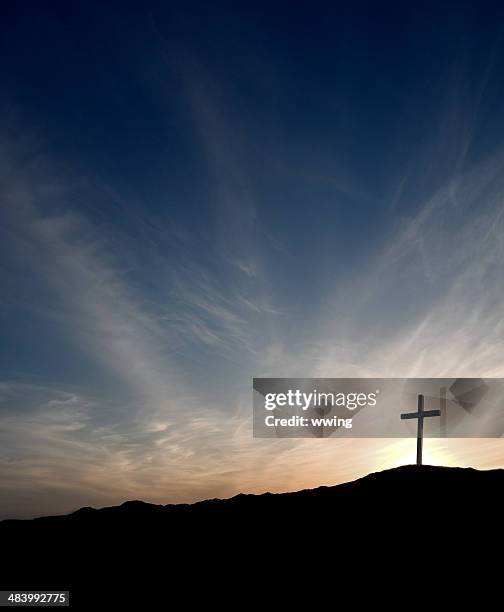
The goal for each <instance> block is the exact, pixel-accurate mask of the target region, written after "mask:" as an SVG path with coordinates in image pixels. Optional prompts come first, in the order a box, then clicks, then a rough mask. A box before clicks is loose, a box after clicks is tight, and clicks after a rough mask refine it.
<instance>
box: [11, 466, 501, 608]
mask: <svg viewBox="0 0 504 612" xmlns="http://www.w3.org/2000/svg"><path fill="white" fill-rule="evenodd" d="M503 491H504V470H490V471H477V470H473V469H466V468H442V467H431V466H421V467H417V466H405V467H401V468H397V469H393V470H388V471H384V472H379V473H374V474H370V475H368V476H366V477H364V478H361V479H360V480H357V481H355V482H350V483H347V484H342V485H338V486H334V487H319V488H317V489H311V490H305V491H299V492H296V493H282V494H271V493H265V494H263V495H244V494H240V495H237V496H236V497H233V498H231V499H212V500H207V501H202V502H198V503H195V504H179V505H167V506H162V505H154V504H148V503H144V502H141V501H129V502H125V503H124V504H122V505H120V506H116V507H110V508H102V509H99V510H96V509H93V508H81V509H80V510H78V511H77V512H74V513H72V514H69V515H66V516H56V517H45V518H39V519H34V520H30V521H21V520H8V521H3V522H2V523H0V546H1V547H2V550H3V551H4V552H3V555H4V559H6V560H7V563H6V565H7V567H6V568H5V569H4V570H3V572H2V576H1V578H0V582H1V583H0V588H2V589H5V588H25V589H31V590H33V589H36V588H44V589H48V588H49V589H65V590H70V591H71V600H72V603H73V605H74V607H80V608H82V609H87V610H93V609H98V608H99V607H100V606H99V605H98V604H97V603H96V601H95V600H93V597H94V596H96V595H97V594H98V593H99V592H101V593H102V595H101V598H102V599H101V601H102V604H103V605H108V606H109V607H110V606H111V605H112V604H111V602H112V600H113V599H114V597H115V596H116V595H118V594H119V591H120V599H121V602H122V604H125V605H126V603H127V604H131V603H132V602H133V601H135V602H136V603H135V607H134V609H139V610H143V609H145V610H151V609H164V608H166V609H168V607H171V606H172V605H174V601H182V602H184V601H185V604H183V603H182V604H181V605H182V607H184V605H188V603H189V602H192V603H195V602H196V601H199V602H201V601H204V603H205V605H210V604H211V603H219V602H220V603H222V602H223V601H224V600H225V599H227V598H228V597H230V592H231V591H230V589H231V588H237V589H241V590H242V595H241V596H240V597H241V600H240V601H241V602H242V603H243V602H246V603H251V602H252V599H254V600H256V601H262V602H263V603H265V602H267V601H269V602H270V603H271V602H272V601H274V600H275V601H277V602H278V601H282V602H283V603H284V604H285V602H286V601H287V600H289V599H290V600H291V601H296V602H298V603H299V601H300V600H301V598H302V597H306V596H307V595H309V596H310V597H315V596H316V594H317V592H318V589H322V590H323V589H327V588H329V589H336V591H337V585H338V584H339V585H341V584H342V582H341V581H342V580H343V585H346V587H349V584H350V582H349V581H352V582H353V581H355V580H356V578H358V577H362V576H364V575H367V576H368V578H366V581H365V585H367V587H370V584H371V582H370V580H371V578H369V577H370V576H371V577H373V576H374V577H375V578H376V577H377V576H378V575H381V574H382V573H385V574H388V578H387V579H389V578H390V572H393V573H394V582H396V581H399V582H400V581H401V580H400V574H401V573H402V572H404V573H405V575H406V576H407V580H408V581H410V580H411V574H412V573H414V572H415V571H416V570H415V563H416V562H418V561H420V559H421V558H423V557H420V556H419V555H428V559H427V557H426V561H425V562H426V563H428V564H429V566H428V567H429V568H432V567H433V566H434V567H436V566H439V563H440V559H443V560H444V561H443V563H444V562H445V561H446V559H447V558H448V557H449V558H452V559H453V560H454V561H455V562H456V563H457V564H458V563H461V564H462V565H463V567H466V569H467V570H469V565H471V566H472V565H473V562H472V561H471V562H468V560H467V558H466V557H467V551H468V550H469V547H471V549H474V547H478V548H480V549H481V547H482V546H484V545H485V544H487V545H491V546H493V547H495V548H496V549H499V547H501V548H500V549H502V527H501V522H502V502H503V495H502V493H503ZM480 552H481V550H480ZM483 554H484V553H483ZM391 560H392V565H390V562H391ZM452 562H453V561H452ZM392 568H393V569H392ZM443 571H444V570H443ZM470 571H473V569H472V567H471V570H470ZM359 584H360V582H359ZM365 585H364V586H363V585H361V586H360V587H359V586H357V588H367V587H366V586H365ZM104 589H105V590H104ZM107 589H108V590H107ZM335 595H336V592H335ZM180 598H182V599H180ZM110 609H111V608H110Z"/></svg>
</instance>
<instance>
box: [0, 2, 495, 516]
mask: <svg viewBox="0 0 504 612" xmlns="http://www.w3.org/2000/svg"><path fill="white" fill-rule="evenodd" d="M503 18H504V8H502V6H499V5H498V4H497V3H495V4H492V3H481V2H478V3H476V2H414V3H405V2H403V3H399V2H398V3H390V2H352V3H348V2H347V3H339V2H327V3H321V2H320V3H317V2H315V3H314V2H310V3H308V2H295V3H294V2H289V3H281V2H264V3H263V2H250V3H245V2H213V3H210V2H201V3H199V2H185V3H182V2H142V3H140V2H138V3H132V2H130V3H126V2H122V3H113V2H111V3H93V2H44V3H41V2H24V3H10V4H7V5H4V6H3V7H2V9H1V18H0V23H1V25H0V45H1V54H2V58H3V61H2V62H1V73H0V81H1V93H0V110H1V113H2V119H1V122H0V140H1V148H0V162H1V168H2V170H1V176H0V179H1V185H2V187H1V189H2V201H3V205H2V211H3V212H2V225H3V230H2V242H1V244H0V255H1V258H2V260H1V262H2V265H1V268H0V272H1V274H2V287H3V292H2V293H3V297H2V301H1V302H0V323H1V324H2V327H3V329H4V332H3V342H2V345H1V347H0V370H1V376H2V380H3V381H4V382H3V383H2V385H3V386H2V387H0V391H1V390H2V389H3V390H4V396H2V399H3V400H4V401H3V402H2V403H1V404H0V406H1V409H0V415H1V417H2V418H3V419H6V423H7V424H10V425H9V427H11V429H9V428H8V427H7V429H6V430H5V431H6V433H5V435H4V438H5V439H4V440H3V448H6V449H7V451H6V452H7V453H8V462H9V463H8V465H7V467H6V468H5V470H6V471H5V475H6V476H5V478H7V479H8V480H9V483H10V484H9V485H8V487H10V489H9V491H10V492H11V494H12V496H13V497H12V499H14V500H15V499H17V497H16V495H18V496H19V498H20V499H21V498H22V496H23V495H24V494H25V493H23V489H22V486H21V485H20V484H18V481H17V480H16V479H14V478H13V477H12V476H11V475H10V474H11V473H12V462H14V463H15V464H16V465H17V466H18V468H16V469H19V479H20V480H19V482H24V483H31V484H33V483H35V484H33V486H34V489H33V490H34V491H35V493H33V496H34V499H35V500H40V499H45V497H44V495H46V493H47V487H48V486H49V485H47V482H45V481H44V482H42V480H40V479H39V480H37V478H38V476H37V474H38V473H39V472H38V471H37V469H38V468H37V466H40V465H45V466H46V470H47V473H51V474H53V475H54V478H60V479H61V475H60V474H59V473H58V469H59V468H58V467H57V466H59V465H60V461H59V455H58V453H56V455H55V452H54V451H49V448H52V447H54V448H56V449H58V448H60V447H61V448H66V449H67V450H68V448H72V449H73V450H72V453H73V454H72V459H71V460H70V459H69V465H72V466H73V469H74V470H76V471H77V472H79V474H80V476H79V477H78V478H77V480H76V484H75V489H74V490H72V491H70V490H65V491H63V492H62V493H61V495H62V497H61V507H65V508H66V507H68V505H69V504H70V505H71V503H73V501H72V500H77V501H79V503H80V501H81V500H83V499H84V498H85V496H86V495H89V496H91V497H92V498H93V499H95V500H97V503H99V502H100V500H103V499H104V497H103V495H104V494H103V491H101V489H100V487H99V480H100V478H99V477H98V476H96V470H95V471H93V470H94V469H95V468H94V467H93V466H94V465H95V463H94V462H96V463H97V464H98V463H100V462H101V464H103V465H109V466H110V472H111V473H113V474H114V475H115V477H116V478H117V479H118V481H119V482H123V480H122V479H125V480H124V482H128V483H129V484H128V485H127V486H126V485H124V486H123V485H121V484H118V485H117V487H118V488H117V490H116V491H114V492H110V495H109V497H110V498H113V499H118V498H121V496H122V495H123V494H125V493H124V491H125V490H126V489H127V490H128V491H129V490H130V489H128V487H130V484H131V480H130V479H132V480H133V481H134V482H135V483H137V485H138V486H137V485H135V486H137V488H136V489H134V490H135V491H136V492H137V493H138V495H139V496H140V495H144V493H143V491H144V489H145V490H147V489H149V487H151V488H152V482H151V479H152V478H153V475H152V474H154V473H155V472H156V470H157V469H159V470H161V469H162V470H167V471H170V473H171V474H172V480H170V481H169V482H168V483H167V482H164V481H163V482H164V484H163V485H162V486H161V485H160V488H159V490H158V489H156V491H157V492H156V493H155V494H153V495H154V497H156V499H161V498H163V499H166V496H172V497H173V498H174V499H189V498H191V499H194V498H197V497H201V496H203V495H206V494H209V495H210V494H211V495H215V494H218V493H222V492H224V493H228V492H230V491H232V490H234V489H233V487H235V488H236V487H239V485H238V484H237V483H239V482H240V481H241V479H245V481H246V482H249V484H250V487H252V488H253V487H254V486H259V485H257V482H256V481H254V479H253V478H252V477H251V476H250V474H251V473H257V474H259V475H260V474H261V469H262V468H261V467H260V465H259V464H260V460H259V458H258V455H257V453H258V452H259V451H254V450H252V449H251V448H249V443H250V440H249V438H248V437H247V436H248V435H249V434H250V432H249V430H248V429H247V427H248V423H249V421H248V419H249V417H250V411H249V406H248V404H247V402H248V399H249V396H248V393H249V389H250V382H251V378H252V376H254V375H255V376H257V375H265V376H274V375H277V376H280V375H282V376H287V375H302V376H310V375H331V376H345V375H350V374H355V373H358V374H373V375H391V376H399V375H401V374H402V375H409V374H412V375H413V374H415V375H418V374H419V373H421V374H422V375H426V376H430V375H433V376H435V375H441V374H443V373H444V374H446V375H450V376H451V375H452V374H454V372H453V371H451V370H450V371H449V372H444V371H441V370H446V368H448V369H449V368H452V370H453V368H455V369H456V370H457V372H456V374H457V375H461V374H462V371H467V372H468V373H469V375H475V374H476V375H478V376H480V375H483V373H484V372H486V373H488V372H493V374H494V375H497V374H496V372H497V370H496V369H495V368H496V367H497V365H496V364H497V363H498V362H499V359H500V357H499V356H498V353H494V352H492V351H493V350H495V351H497V350H498V347H494V343H493V342H490V343H489V342H488V341H487V340H486V339H485V338H486V337H485V335H484V334H485V333H486V332H485V331H484V330H487V332H488V333H490V332H491V330H492V329H494V330H495V329H500V327H499V325H500V318H499V317H498V316H497V314H496V313H497V310H498V305H499V304H500V303H501V294H500V293H499V291H500V287H501V284H502V283H501V281H502V279H501V272H500V270H501V269H502V266H501V265H500V264H501V263H502V262H501V260H500V256H501V255H500V250H501V246H500V244H501V241H500V218H501V208H502V207H501V203H500V202H501V200H500V195H501V192H502V190H501V182H502V178H501V177H502V172H501V169H502V141H503V136H504V106H503V103H502V101H503V100H504V87H503V84H504V79H502V74H504V47H503V44H504V40H503V27H504V25H503V24H504V19H503ZM482 321H483V323H482ZM469 322H471V323H469ZM447 330H449V331H447ZM440 336H443V341H442V342H440ZM461 343H462V345H463V346H464V347H465V346H469V345H470V346H471V347H472V350H473V351H474V350H475V348H474V347H475V346H477V347H485V348H481V352H480V353H478V352H477V353H476V357H472V358H471V359H468V358H466V353H465V349H464V351H462V349H460V346H461ZM464 343H465V344H464ZM489 346H490V347H494V348H488V347H489ZM453 347H458V349H457V351H458V352H457V351H455V350H454V348H453ZM460 351H462V352H460ZM457 360H458V361H457ZM478 360H480V361H478ZM474 368H476V370H477V372H475V371H474ZM0 396H1V393H0ZM186 406H188V408H185V407H186ZM55 410H57V413H56V414H55V413H54V411H55ZM187 412H189V413H190V414H191V415H194V419H196V421H195V422H193V421H191V420H189V421H188V420H187V418H186V417H185V416H184V415H186V414H187ZM19 415H25V416H23V418H25V417H26V415H31V416H29V419H28V421H23V418H21V417H19V418H21V421H20V423H18V422H17V421H16V419H17V418H18V416H19ZM26 418H28V417H26ZM191 418H192V417H191ZM198 419H199V420H198ZM201 422H205V423H207V424H208V431H212V432H213V433H214V435H213V436H212V435H210V434H209V433H206V434H204V433H200V434H195V433H194V432H198V431H200V429H198V427H199V425H198V424H199V423H201ZM30 423H31V426H30ZM34 423H35V424H36V428H38V429H39V430H40V431H41V432H42V433H41V434H40V436H39V437H37V436H36V435H35V434H34V433H33V428H34V427H35V425H33V424H34ZM13 424H14V425H13ZM12 428H14V429H12ZM244 431H245V432H246V435H245V434H243V436H244V437H243V438H241V437H240V436H241V435H242V433H243V432H244ZM44 432H45V433H44ZM23 436H25V438H26V439H25V438H23ZM18 439H21V440H24V442H16V440H18ZM237 440H240V443H238V442H237ZM58 445H60V446H58ZM84 448H85V449H87V450H88V452H87V454H86V453H84V454H86V456H88V455H89V454H91V455H93V457H94V456H95V455H96V458H95V459H93V461H91V465H90V467H89V470H90V472H89V473H88V472H86V473H82V470H83V468H82V457H80V455H79V453H80V452H81V451H82V449H84ZM261 448H262V447H261ZM303 448H304V447H303ZM30 449H31V450H30ZM240 449H241V450H240ZM58 452H59V451H58ZM62 452H63V451H62ZM69 452H70V451H69ZM82 452H84V451H82ZM268 452H269V453H271V451H268ZM299 452H300V453H301V450H299ZM303 452H304V451H303ZM306 452H307V453H308V451H306ZM261 453H265V456H266V457H268V458H269V460H270V461H274V460H276V459H274V457H273V456H272V455H271V454H269V455H268V453H267V452H266V451H265V450H264V449H263V450H261ZM189 456H191V457H192V456H194V457H196V458H201V459H202V460H203V461H204V462H207V463H208V465H209V466H210V467H209V470H210V471H209V472H207V473H205V474H203V475H202V473H201V471H198V469H196V468H194V470H193V471H192V472H190V476H188V475H187V470H186V468H182V464H183V461H182V458H184V457H185V458H186V459H187V457H189ZM300 456H301V455H300ZM303 457H304V459H303V460H302V461H301V459H300V460H299V461H298V463H297V464H296V465H297V466H298V468H300V466H302V465H305V464H306V462H307V461H308V459H306V457H308V455H306V456H305V455H303ZM230 458H231V459H230ZM229 460H231V461H232V462H235V463H236V465H237V466H239V467H236V468H235V469H233V470H231V471H230V468H229V466H228V463H227V462H228V461H229ZM303 461H304V463H303ZM352 461H353V463H352ZM258 462H259V463H258ZM308 462H309V461H308ZM294 463H296V462H294ZM86 465H87V463H86ZM184 465H185V464H184ZM348 465H349V466H350V467H347V468H346V472H345V473H354V472H355V471H358V470H359V469H361V470H364V469H367V468H368V467H369V465H370V464H369V462H368V463H366V462H365V461H364V460H363V459H362V458H361V457H359V459H358V460H357V459H355V458H354V459H352V460H350V463H349V464H348ZM152 466H154V467H153V468H152ZM352 466H353V467H352ZM356 466H357V467H356ZM263 467H264V466H263ZM151 468H152V469H153V470H154V472H152V471H149V470H151ZM283 469H285V465H284V466H283ZM300 469H301V468H300ZM278 470H279V471H278V473H279V474H280V473H281V470H280V467H279V468H278ZM352 470H353V472H352ZM1 474H3V472H2V473H1ZM1 474H0V475H1ZM90 474H91V475H90ZM333 476H334V474H331V475H328V478H329V477H331V478H332V477H333ZM339 477H340V476H338V478H339ZM341 477H342V476H341ZM79 478H80V480H79ZM257 478H259V476H258V477H257ZM306 478H307V476H306V477H305V480H306ZM247 479H248V480H247ZM294 480H295V479H294ZM301 480H303V479H302V478H301ZM301 480H300V481H301ZM84 481H85V482H88V483H89V482H90V481H91V482H92V483H93V484H92V485H90V486H91V492H90V491H89V490H88V492H87V493H85V492H84V488H85V487H84V485H83V484H82V483H83V482H84ZM278 482H279V483H280V484H279V485H278V486H281V481H280V480H279V481H278ZM303 482H305V481H303ZM138 483H140V484H138ZM204 483H206V484H204ZM254 483H256V484H254ZM26 486H28V485H26ZM86 486H88V485H86ZM131 486H133V485H131ZM261 486H262V485H261ZM272 486H273V485H272ZM37 487H38V488H37ZM44 487H45V488H44ZM124 487H126V489H125V488H124ZM142 487H143V488H142ZM163 487H164V488H163ZM264 487H267V485H264ZM149 490H151V489H149ZM44 492H45V493H44ZM144 496H145V495H144ZM58 499H59V498H58ZM107 499H109V498H107ZM77 501H75V503H77ZM16 503H17V502H14V501H13V502H12V504H13V505H12V509H11V510H12V512H14V510H15V509H16V508H17V509H18V510H19V508H18V506H16ZM37 503H38V502H37ZM58 503H60V502H58ZM65 504H66V505H65ZM44 507H45V506H44ZM40 508H41V509H42V506H40ZM18 510H16V511H18ZM6 512H7V511H6Z"/></svg>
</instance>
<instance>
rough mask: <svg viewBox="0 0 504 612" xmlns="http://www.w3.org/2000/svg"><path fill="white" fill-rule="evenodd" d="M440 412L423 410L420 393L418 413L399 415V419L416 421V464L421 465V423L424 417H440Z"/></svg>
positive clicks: (422, 400) (422, 399)
mask: <svg viewBox="0 0 504 612" xmlns="http://www.w3.org/2000/svg"><path fill="white" fill-rule="evenodd" d="M440 415H441V411H440V410H424V396H423V395H422V394H421V393H420V394H419V395H418V412H405V413H403V414H401V419H417V420H418V427H417V453H416V464H417V465H422V451H423V422H424V418H425V417H434V416H440Z"/></svg>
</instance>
